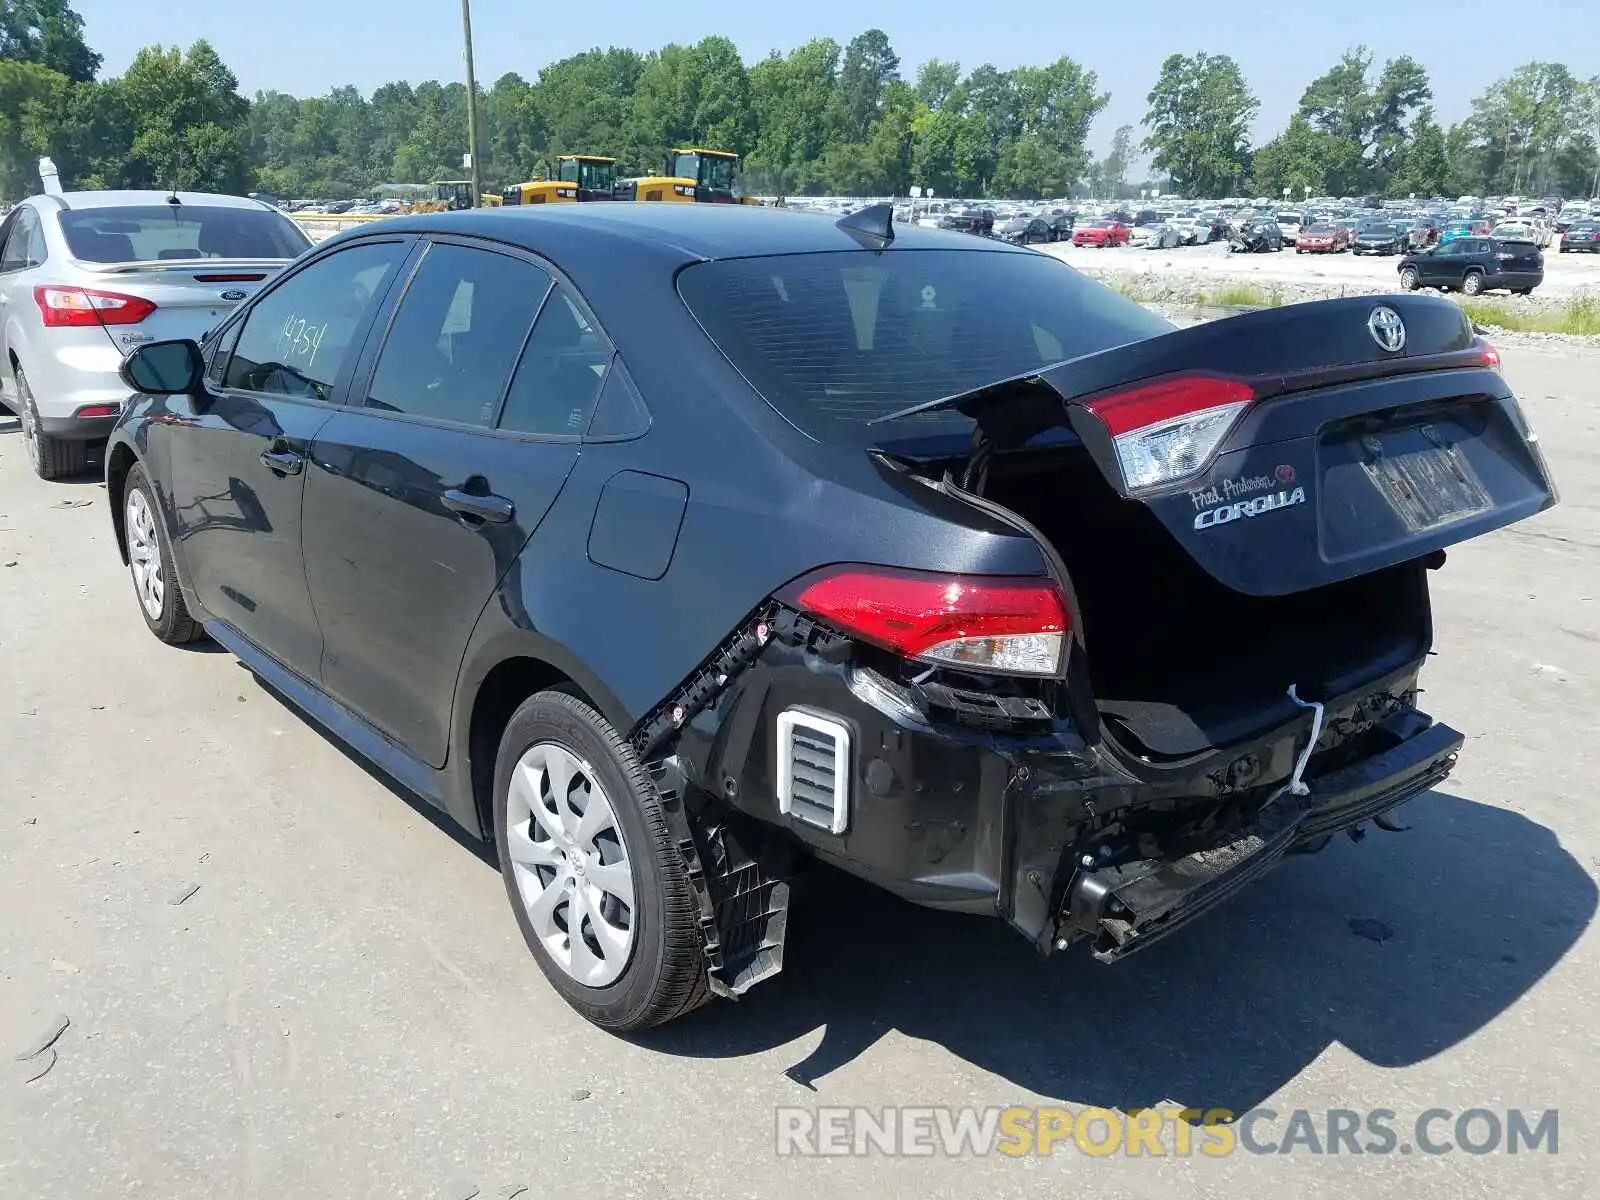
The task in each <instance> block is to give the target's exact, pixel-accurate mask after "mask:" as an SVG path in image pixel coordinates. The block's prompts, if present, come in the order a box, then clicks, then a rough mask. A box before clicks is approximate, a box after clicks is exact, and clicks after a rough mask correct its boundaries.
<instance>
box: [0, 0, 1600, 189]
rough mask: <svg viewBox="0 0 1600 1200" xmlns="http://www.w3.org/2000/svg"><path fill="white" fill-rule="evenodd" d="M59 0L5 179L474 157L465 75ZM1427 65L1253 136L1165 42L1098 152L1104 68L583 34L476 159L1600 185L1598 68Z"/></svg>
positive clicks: (19, 50)
mask: <svg viewBox="0 0 1600 1200" xmlns="http://www.w3.org/2000/svg"><path fill="white" fill-rule="evenodd" d="M100 66H101V57H100V56H99V55H98V54H96V53H95V52H94V51H93V50H92V49H91V48H90V47H89V46H88V45H87V44H86V43H85V41H84V37H83V22H82V20H81V19H80V18H79V17H78V15H77V13H75V12H74V11H73V10H72V8H71V7H70V6H69V3H68V0H0V196H15V195H17V194H19V193H22V192H25V191H29V190H33V189H35V188H37V186H38V180H37V172H36V163H37V159H38V157H39V156H40V155H42V154H49V155H50V156H51V157H53V158H54V159H55V161H56V164H57V166H58V167H59V168H60V170H61V173H62V178H63V180H64V181H65V182H66V184H67V186H69V187H77V188H89V187H139V188H142V187H165V186H170V187H183V188H204V189H215V190H223V191H244V190H249V189H252V188H259V189H262V190H267V191H272V192H275V193H278V194H280V195H285V196H315V197H326V198H344V197H347V196H354V195H365V194H371V193H372V192H373V191H374V190H375V189H376V188H377V187H378V186H380V185H382V184H386V183H423V182H427V181H429V180H430V179H438V178H452V177H457V176H460V175H461V174H462V168H461V165H460V164H461V161H462V156H463V154H465V152H466V150H467V133H466V126H467V120H466V107H467V105H466V89H465V87H464V86H463V85H462V84H460V83H455V82H451V83H444V82H439V81H436V80H429V81H426V82H423V83H417V84H412V83H407V82H394V83H388V84H385V85H384V86H382V87H380V88H378V89H377V90H376V91H374V92H373V93H372V94H371V95H370V96H369V95H364V94H363V93H362V92H360V91H359V90H358V89H356V88H354V87H338V88H334V89H333V90H332V91H330V92H328V93H327V94H326V95H323V96H314V97H296V96H291V95H288V94H286V93H283V92H276V91H272V92H260V93H257V94H256V96H255V98H254V99H253V100H246V99H245V98H244V97H243V96H241V95H240V94H239V90H238V81H237V78H236V77H235V76H234V75H233V73H232V72H231V71H230V70H229V69H228V67H227V66H226V65H225V64H224V63H223V62H222V60H221V59H220V58H219V57H218V55H217V54H216V52H215V50H213V49H212V48H211V46H209V45H208V44H207V43H205V42H197V43H195V44H194V45H193V46H191V47H190V48H189V49H188V50H187V51H183V50H180V49H178V48H176V47H172V48H169V47H163V46H151V47H148V48H146V49H144V50H141V51H140V52H139V53H138V54H137V55H136V56H135V58H134V60H133V62H132V64H131V65H130V66H129V67H128V69H127V71H126V72H124V73H123V74H122V75H120V76H117V77H113V78H102V77H101V75H100ZM1432 98H1433V93H1432V87H1431V85H1430V83H1429V80H1428V76H1427V72H1426V71H1425V69H1424V68H1423V67H1422V66H1421V64H1419V63H1418V62H1417V61H1416V60H1414V59H1413V58H1411V57H1409V56H1406V55H1402V56H1400V57H1398V58H1394V59H1390V60H1388V61H1387V62H1385V63H1384V64H1383V65H1382V66H1381V67H1378V66H1376V64H1375V62H1374V59H1373V56H1372V54H1371V52H1370V51H1368V50H1367V49H1366V48H1365V47H1356V48H1354V49H1352V50H1350V51H1348V52H1346V53H1345V54H1344V55H1343V56H1342V57H1341V58H1340V59H1339V61H1338V62H1337V63H1335V64H1334V65H1333V66H1332V67H1331V68H1330V69H1329V70H1328V71H1327V72H1326V73H1324V74H1323V75H1322V76H1320V77H1318V78H1317V79H1315V80H1313V81H1312V82H1311V84H1310V85H1309V86H1308V87H1307V88H1306V90H1305V93H1304V94H1303V96H1302V97H1301V100H1300V103H1299V105H1298V106H1297V108H1296V110H1295V112H1294V114H1293V116H1292V117H1291V119H1290V121H1289V124H1288V127H1287V128H1286V129H1284V130H1283V131H1282V132H1281V133H1279V134H1278V135H1277V136H1276V137H1274V138H1272V139H1271V140H1270V141H1268V142H1266V143H1265V144H1264V145H1261V146H1259V147H1256V146H1253V145H1252V143H1251V129H1252V127H1253V125H1254V122H1255V118H1256V115H1257V112H1258V110H1259V103H1258V101H1257V98H1256V96H1255V94H1254V93H1253V92H1252V90H1251V89H1250V87H1249V84H1248V82H1247V81H1246V79H1245V77H1244V74H1243V72H1242V71H1241V70H1240V68H1239V66H1238V64H1237V63H1236V62H1235V61H1234V60H1233V59H1232V58H1230V57H1229V56H1227V55H1210V54H1205V53H1200V54H1193V55H1184V54H1174V55H1172V56H1170V57H1169V58H1168V59H1167V60H1166V61H1165V62H1164V63H1163V64H1162V67H1161V71H1160V74H1159V77H1158V78H1157V80H1156V82H1155V84H1154V86H1153V87H1152V89H1151V91H1150V93H1149V95H1148V96H1147V98H1146V100H1147V104H1148V111H1147V113H1146V116H1145V119H1144V122H1143V136H1142V137H1140V136H1139V135H1137V134H1136V133H1135V131H1134V129H1133V127H1131V126H1123V127H1121V128H1119V129H1117V130H1116V131H1115V134H1114V136H1113V138H1112V141H1111V150H1110V152H1109V153H1108V154H1107V155H1106V156H1105V157H1103V158H1101V159H1099V160H1096V159H1095V158H1094V157H1093V156H1091V155H1090V154H1089V152H1088V150H1087V143H1088V138H1089V131H1090V127H1091V125H1092V124H1093V122H1094V120H1095V119H1096V117H1097V116H1098V115H1099V114H1100V113H1101V112H1102V111H1103V110H1104V108H1105V107H1106V105H1107V103H1108V102H1109V100H1110V95H1109V93H1107V92H1106V91H1104V90H1103V89H1102V88H1101V87H1100V86H1099V81H1098V79H1097V78H1096V75H1095V73H1094V72H1093V71H1092V70H1088V69H1086V68H1085V67H1083V66H1081V65H1080V64H1079V63H1077V62H1075V61H1074V60H1073V59H1071V58H1067V57H1062V58H1059V59H1057V60H1056V61H1054V62H1053V63H1050V64H1049V65H1047V66H1039V67H1018V68H1016V69H1013V70H1006V71H1003V70H1000V69H998V68H997V67H994V66H992V65H989V64H983V65H980V66H977V67H974V68H972V69H970V70H966V69H963V67H962V66H961V65H960V64H959V63H956V62H953V61H943V60H937V59H935V60H931V61H929V62H925V63H923V64H921V66H919V67H918V68H916V69H915V70H914V71H902V66H901V62H900V59H899V56H898V55H897V54H896V53H895V51H894V48H893V46H892V45H891V43H890V41H889V38H888V36H887V35H886V34H885V33H884V32H883V31H882V30H878V29H869V30H867V31H866V32H864V33H862V34H860V35H858V36H857V37H855V38H852V39H851V40H850V41H849V42H848V43H847V44H845V45H842V46H841V45H840V44H839V43H838V42H836V41H834V40H832V39H829V38H818V39H815V40H813V41H810V42H807V43H806V44H805V45H803V46H800V47H798V48H796V49H794V50H791V51H789V52H788V53H786V54H785V53H778V52H773V53H771V54H769V55H767V56H766V57H765V58H763V59H761V60H760V61H758V62H755V63H753V64H750V63H746V62H744V61H743V59H742V58H741V57H740V55H739V53H738V50H737V48H736V47H735V46H734V45H733V43H732V42H730V41H729V40H728V39H726V38H721V37H708V38H705V39H703V40H701V41H699V42H696V43H695V44H693V45H688V46H684V45H676V44H674V45H669V46H665V47H663V48H661V49H659V50H652V51H649V52H639V51H636V50H631V49H619V48H616V47H612V48H610V49H604V50H602V49H594V50H589V51H585V52H584V53H581V54H577V55H574V56H572V57H570V58H566V59H563V60H561V61H559V62H556V63H552V64H550V65H549V66H547V67H545V68H544V69H542V70H541V71H539V72H538V73H537V75H536V76H535V77H534V78H533V79H531V80H530V79H527V78H525V77H523V76H522V75H518V74H515V73H511V74H506V75H503V76H501V77H500V78H499V79H497V80H495V81H494V82H493V84H492V85H490V86H489V87H487V88H480V96H479V105H478V107H479V122H480V133H479V141H480V145H479V162H480V167H481V170H482V176H483V179H484V181H485V183H486V185H489V186H498V185H501V184H507V183H513V182H518V181H520V180H524V179H528V178H533V177H536V176H537V175H538V174H539V173H540V172H541V171H543V170H546V169H548V165H549V163H550V162H551V160H552V158H553V156H555V155H557V154H564V153H591V154H610V155H614V156H616V157H617V158H618V159H619V160H620V162H619V166H620V168H621V169H622V170H623V171H624V172H630V173H633V172H644V171H652V170H655V169H657V168H658V167H659V165H660V162H661V157H662V154H663V152H664V151H665V150H666V149H667V148H669V147H671V146H674V145H684V144H695V145H709V146H713V147H717V148H720V149H726V150H732V151H735V152H738V153H740V154H743V155H744V156H745V168H744V175H745V186H746V189H747V190H749V191H752V192H763V193H783V194H789V195H800V194H838V195H887V194H903V193H904V192H905V191H906V190H907V189H908V188H909V187H910V186H911V185H913V184H919V185H921V186H923V187H925V188H932V189H933V190H934V191H935V192H937V193H938V194H939V195H944V196H952V195H960V196H978V195H986V196H996V197H1012V198H1033V197H1040V196H1065V195H1071V194H1078V195H1083V194H1093V195H1097V196H1101V197H1114V196H1126V195H1129V194H1130V193H1131V192H1132V191H1133V190H1134V189H1133V188H1132V186H1131V185H1130V183H1129V178H1128V177H1129V175H1130V173H1132V172H1133V171H1134V169H1135V165H1136V163H1138V162H1139V161H1141V151H1142V152H1143V153H1144V154H1147V155H1148V156H1149V161H1150V165H1151V169H1152V175H1153V178H1154V179H1155V180H1156V181H1158V182H1159V183H1160V184H1161V185H1162V186H1163V187H1164V188H1167V189H1172V190H1176V191H1179V192H1182V193H1183V194H1186V195H1190V196H1195V197H1202V196H1221V195H1232V194H1265V195H1278V194H1281V192H1282V190H1283V189H1285V188H1288V189H1290V191H1291V194H1293V195H1296V196H1298V195H1299V194H1301V193H1302V192H1303V191H1305V190H1307V189H1309V190H1310V191H1311V192H1313V193H1317V194H1323V193H1333V194H1339V195H1345V194H1364V193H1369V192H1381V193H1387V194H1393V195H1407V194H1410V193H1416V194H1418V195H1432V194H1436V193H1444V194H1449V195H1455V194H1460V193H1467V192H1473V193H1484V192H1496V193H1508V192H1526V193H1544V192H1552V191H1553V192H1560V193H1563V194H1567V195H1573V194H1587V193H1589V192H1590V191H1592V190H1594V189H1595V188H1596V187H1597V186H1600V154H1597V146H1600V77H1596V78H1594V79H1590V80H1587V81H1582V80H1579V79H1577V78H1575V77H1574V76H1573V75H1572V73H1571V72H1570V71H1568V69H1567V68H1566V67H1564V66H1561V65H1560V64H1556V63H1529V64H1527V65H1525V66H1522V67H1519V68H1517V69H1516V70H1515V71H1513V72H1512V73H1511V74H1510V75H1509V76H1507V77H1506V78H1504V79H1502V80H1499V81H1498V82H1496V83H1495V84H1493V85H1491V86H1490V87H1489V88H1488V89H1486V90H1485V91H1484V93H1483V94H1482V95H1481V96H1479V97H1478V98H1477V99H1476V100H1474V102H1473V107H1472V112H1471V115H1469V116H1468V117H1467V118H1466V119H1465V120H1463V121H1461V122H1459V123H1457V124H1455V125H1453V126H1450V127H1449V128H1444V127H1442V126H1440V125H1439V123H1438V122H1437V119H1436V116H1435V113H1434V110H1433V108H1432V106H1431V101H1432Z"/></svg>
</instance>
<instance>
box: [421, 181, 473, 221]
mask: <svg viewBox="0 0 1600 1200" xmlns="http://www.w3.org/2000/svg"><path fill="white" fill-rule="evenodd" d="M428 186H429V187H431V188H432V189H433V199H431V200H419V201H418V202H417V203H415V204H413V205H411V207H410V211H411V212H418V213H428V212H458V211H460V210H461V209H465V208H471V207H473V204H472V181H471V180H470V179H435V180H434V181H433V182H432V183H430V184H429V185H428Z"/></svg>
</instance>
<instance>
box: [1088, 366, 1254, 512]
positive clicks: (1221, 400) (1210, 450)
mask: <svg viewBox="0 0 1600 1200" xmlns="http://www.w3.org/2000/svg"><path fill="white" fill-rule="evenodd" d="M1254 402H1255V391H1254V390H1253V389H1252V388H1251V387H1250V385H1249V384H1247V383H1244V382H1242V381H1240V380H1237V379H1228V378H1226V377H1224V376H1220V375H1201V374H1185V375H1174V376H1169V377H1168V378H1165V379H1157V380H1154V381H1152V382H1150V383H1144V384H1139V385H1137V386H1135V387H1132V388H1128V389H1125V390H1122V391H1118V392H1111V393H1108V394H1106V395H1103V396H1096V397H1094V398H1093V399H1091V400H1088V401H1086V402H1085V404H1084V407H1085V408H1086V409H1088V410H1089V412H1091V413H1093V414H1094V416H1095V417H1096V418H1098V419H1099V421H1100V423H1101V424H1102V425H1104V426H1105V429H1106V432H1107V433H1109V434H1110V435H1111V441H1112V445H1113V446H1114V447H1115V448H1116V452H1117V465H1118V466H1119V467H1120V468H1121V471H1122V483H1123V487H1124V488H1125V489H1126V490H1127V491H1128V492H1130V493H1133V492H1139V491H1143V490H1146V489H1149V488H1156V487H1166V486H1169V485H1171V484H1175V483H1179V482H1181V481H1183V480H1185V479H1188V478H1190V477H1191V476H1194V475H1198V474H1200V473H1201V472H1202V471H1204V470H1205V469H1206V468H1207V467H1208V466H1209V465H1210V463H1211V460H1212V459H1213V458H1214V457H1215V456H1216V453H1217V450H1218V449H1219V448H1220V447H1221V445H1222V443H1223V440H1224V439H1225V438H1226V437H1227V436H1228V434H1229V433H1230V432H1231V431H1232V429H1233V427H1234V426H1235V425H1237V424H1238V423H1239V419H1240V418H1241V417H1243V416H1244V414H1245V412H1246V411H1247V410H1248V409H1249V408H1250V406H1251V404H1253V403H1254Z"/></svg>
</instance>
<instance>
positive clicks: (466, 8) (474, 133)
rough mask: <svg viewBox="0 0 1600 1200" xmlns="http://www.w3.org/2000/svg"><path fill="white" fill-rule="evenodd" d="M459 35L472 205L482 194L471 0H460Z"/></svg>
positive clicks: (476, 205)
mask: <svg viewBox="0 0 1600 1200" xmlns="http://www.w3.org/2000/svg"><path fill="white" fill-rule="evenodd" d="M461 36H462V37H463V38H464V39H465V40H466V43H467V158H468V160H469V161H470V162H471V163H472V207H473V208H477V207H478V203H479V197H480V196H481V195H482V194H483V188H482V184H481V179H480V176H479V174H478V81H477V79H476V78H475V77H474V75H473V73H472V0H461Z"/></svg>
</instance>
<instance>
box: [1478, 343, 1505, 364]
mask: <svg viewBox="0 0 1600 1200" xmlns="http://www.w3.org/2000/svg"><path fill="white" fill-rule="evenodd" d="M1478 353H1479V356H1480V358H1481V359H1482V361H1483V365H1484V366H1486V367H1488V368H1489V369H1490V370H1491V371H1498V370H1499V369H1500V351H1498V350H1496V349H1495V348H1494V347H1493V346H1491V345H1490V344H1489V343H1488V342H1486V341H1484V340H1482V339H1481V338H1480V339H1479V340H1478Z"/></svg>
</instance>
